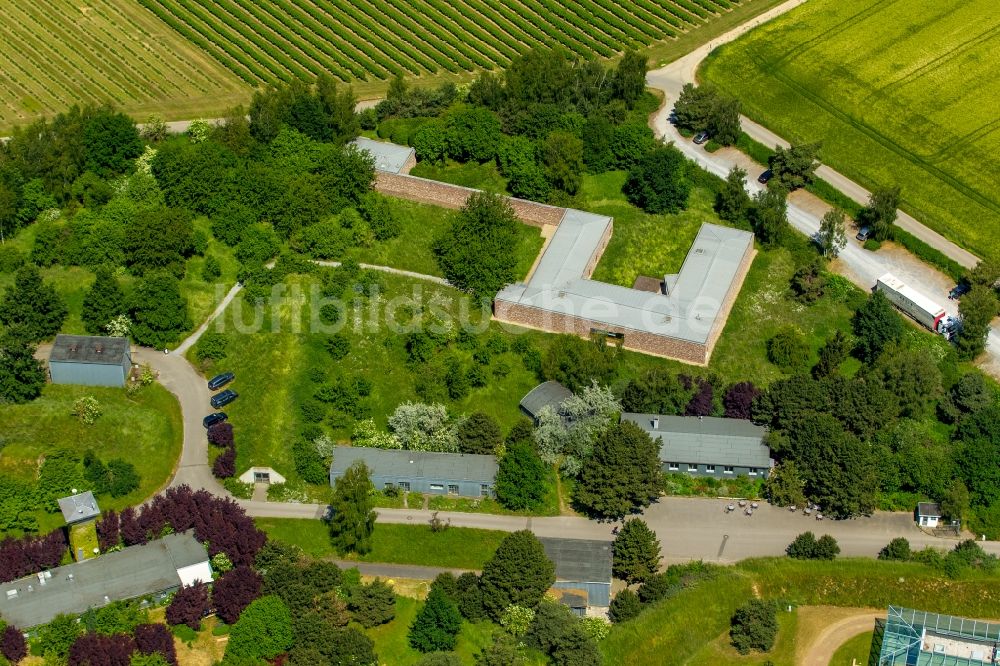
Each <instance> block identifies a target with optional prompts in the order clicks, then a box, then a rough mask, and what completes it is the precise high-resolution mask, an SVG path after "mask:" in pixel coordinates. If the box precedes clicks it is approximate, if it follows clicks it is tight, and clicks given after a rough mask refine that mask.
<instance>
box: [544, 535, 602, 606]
mask: <svg viewBox="0 0 1000 666" xmlns="http://www.w3.org/2000/svg"><path fill="white" fill-rule="evenodd" d="M538 540H539V541H540V542H541V543H542V548H544V549H545V555H546V556H547V557H548V558H549V559H550V560H552V563H553V564H555V565H556V582H555V584H554V585H553V586H552V587H554V588H556V589H557V590H563V592H560V593H559V595H560V599H561V600H562V601H563V602H564V603H566V605H567V606H569V607H570V609H571V610H573V611H574V612H575V613H577V614H579V615H583V614H584V613H582V612H580V608H581V606H582V607H584V608H585V610H591V611H594V612H597V613H601V612H605V611H607V608H608V606H609V605H610V604H611V542H610V541H598V540H595V539H559V538H554V537H538Z"/></svg>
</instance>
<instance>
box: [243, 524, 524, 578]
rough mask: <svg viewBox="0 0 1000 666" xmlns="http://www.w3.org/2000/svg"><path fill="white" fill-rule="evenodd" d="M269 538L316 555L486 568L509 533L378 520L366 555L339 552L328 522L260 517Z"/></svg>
mask: <svg viewBox="0 0 1000 666" xmlns="http://www.w3.org/2000/svg"><path fill="white" fill-rule="evenodd" d="M256 522H257V526H258V527H259V528H260V529H262V530H264V531H265V532H266V533H267V535H268V537H270V538H272V539H276V540H278V541H284V542H285V543H291V544H295V545H296V546H298V547H299V548H301V549H302V550H303V551H304V552H305V553H306V554H307V555H310V556H312V557H335V558H337V559H349V560H356V561H358V562H387V563H391V564H418V565H422V566H434V567H444V568H450V569H482V567H483V564H484V563H485V562H486V560H488V559H490V558H491V557H492V556H493V551H495V550H496V548H497V546H498V545H500V542H501V541H502V540H503V538H504V537H505V536H507V533H506V532H500V531H497V530H479V529H473V528H470V527H449V528H448V529H446V530H443V531H441V532H431V528H430V527H429V526H427V525H394V524H391V523H376V525H375V534H374V537H373V540H372V551H371V552H370V553H367V554H365V555H360V556H359V555H356V554H352V555H348V556H346V557H344V556H341V555H340V554H339V553H337V552H336V551H335V550H334V549H333V547H332V546H331V545H330V536H329V532H328V531H327V526H326V523H324V522H322V521H320V520H306V519H300V518H258V519H257V521H256Z"/></svg>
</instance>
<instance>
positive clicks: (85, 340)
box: [49, 335, 132, 386]
mask: <svg viewBox="0 0 1000 666" xmlns="http://www.w3.org/2000/svg"><path fill="white" fill-rule="evenodd" d="M131 369H132V351H131V349H130V348H129V343H128V339H126V338H109V337H104V336H95V335H57V336H56V340H55V342H54V343H53V344H52V351H51V352H50V353H49V375H50V376H51V377H52V383H53V384H81V385H84V386H125V380H126V379H127V378H128V373H129V371H130V370H131Z"/></svg>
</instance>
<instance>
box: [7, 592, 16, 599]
mask: <svg viewBox="0 0 1000 666" xmlns="http://www.w3.org/2000/svg"><path fill="white" fill-rule="evenodd" d="M7 598H8V599H16V598H17V590H7Z"/></svg>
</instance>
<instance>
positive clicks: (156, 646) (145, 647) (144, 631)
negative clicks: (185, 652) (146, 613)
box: [135, 624, 177, 666]
mask: <svg viewBox="0 0 1000 666" xmlns="http://www.w3.org/2000/svg"><path fill="white" fill-rule="evenodd" d="M135 647H136V649H137V650H139V652H141V653H143V654H153V653H154V652H158V653H159V654H161V655H162V656H163V658H164V659H166V660H167V663H168V664H171V666H177V650H176V649H175V648H174V637H173V635H172V634H171V633H170V630H169V629H167V628H166V626H164V625H162V624H140V625H139V626H137V627H136V628H135Z"/></svg>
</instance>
